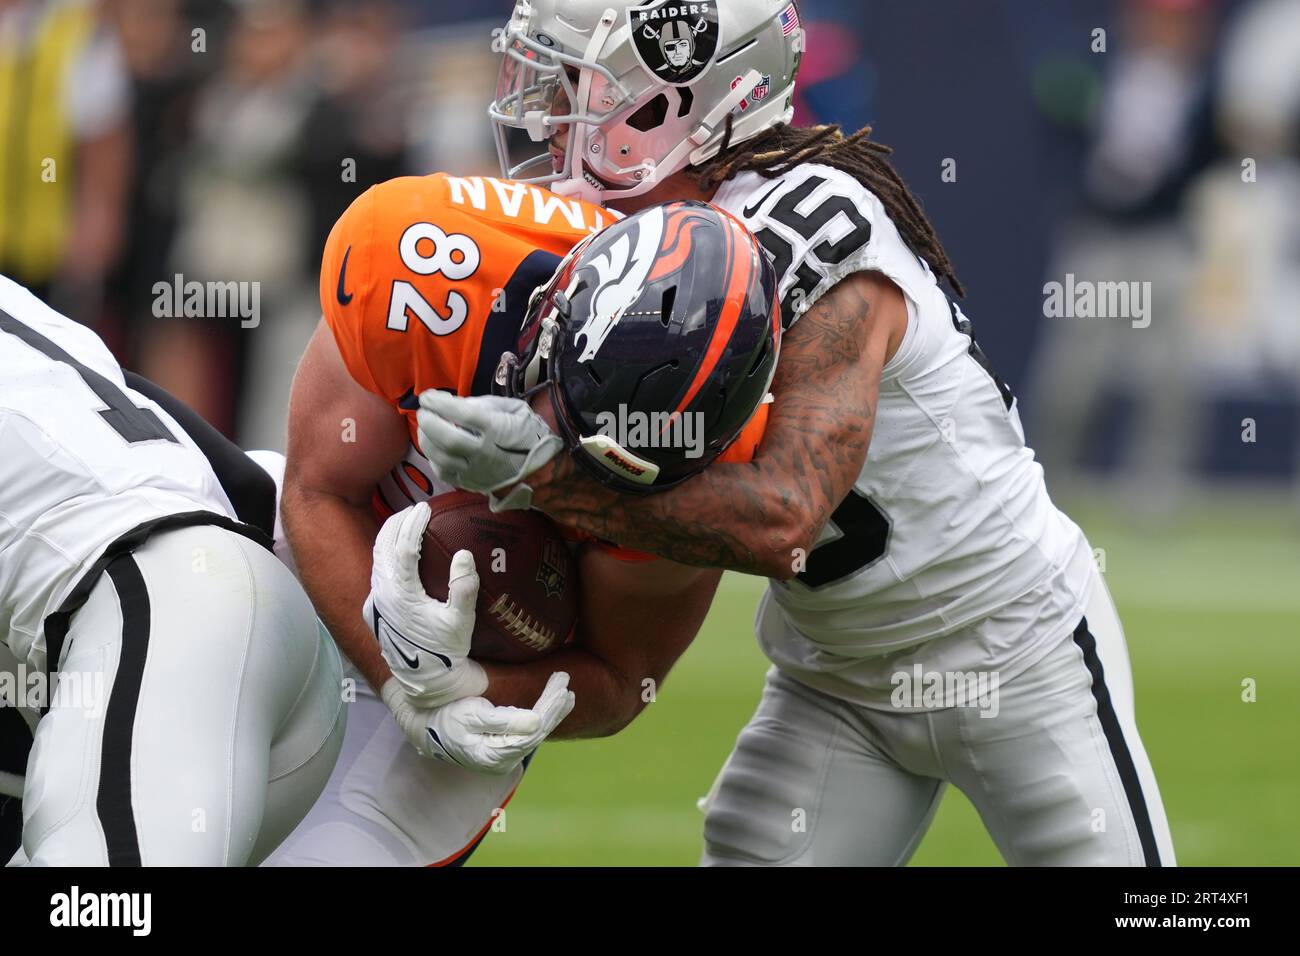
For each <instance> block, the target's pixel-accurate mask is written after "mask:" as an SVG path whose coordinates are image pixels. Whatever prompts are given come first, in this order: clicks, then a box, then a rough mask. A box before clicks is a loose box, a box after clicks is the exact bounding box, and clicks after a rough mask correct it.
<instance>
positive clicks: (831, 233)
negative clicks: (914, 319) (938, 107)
mask: <svg viewBox="0 0 1300 956" xmlns="http://www.w3.org/2000/svg"><path fill="white" fill-rule="evenodd" d="M713 201H714V203H716V204H717V205H719V206H721V207H723V208H724V209H726V210H727V211H728V212H730V213H732V214H734V215H736V216H738V217H739V218H740V219H741V221H742V222H744V224H745V225H746V226H747V227H748V228H749V229H750V230H751V231H752V232H753V233H754V235H755V236H756V237H757V239H758V241H759V242H760V243H761V244H762V246H763V248H764V249H765V250H767V253H768V255H770V256H771V257H772V262H773V264H774V265H775V267H776V271H777V278H778V282H779V283H780V292H781V316H782V323H783V324H784V325H785V327H786V328H789V327H790V326H791V325H792V324H794V322H795V321H796V320H797V319H798V318H799V317H800V316H801V315H803V314H804V313H805V312H807V311H808V310H809V309H810V308H811V307H812V306H813V305H814V304H815V303H816V302H817V300H818V299H819V298H821V297H822V296H823V295H825V294H826V293H827V292H828V291H829V290H830V289H831V288H833V287H834V286H835V284H836V283H838V282H839V281H840V280H841V279H843V278H844V277H845V276H848V275H851V274H852V273H854V272H863V271H879V272H883V273H884V274H886V275H887V276H889V277H890V279H892V280H893V281H894V282H896V283H897V284H898V285H899V286H900V287H902V288H903V289H904V291H906V292H911V291H912V290H913V289H919V288H920V285H919V283H921V282H923V281H924V266H923V265H921V263H920V261H919V260H918V259H917V257H916V256H915V255H914V254H913V253H912V252H911V251H910V250H909V249H908V248H907V246H906V244H905V243H904V242H903V240H902V238H901V237H900V236H899V234H898V230H897V229H896V228H895V226H894V224H893V222H891V221H890V219H889V216H888V215H887V214H886V212H885V210H884V206H883V205H882V204H881V202H880V200H879V199H878V198H877V197H876V195H875V194H874V193H873V192H872V191H871V190H870V189H868V188H867V187H866V186H865V185H864V184H863V183H861V182H859V181H858V180H857V179H855V178H854V177H853V176H851V175H850V174H848V173H846V172H844V171H843V170H839V169H834V168H832V167H830V166H823V165H820V164H818V163H803V164H800V165H799V166H796V167H794V168H793V169H790V170H789V171H787V172H785V173H782V174H781V175H780V176H777V177H775V178H771V179H768V178H765V177H763V176H760V175H758V174H757V173H742V174H740V175H739V176H737V177H736V178H735V179H732V180H729V181H728V182H726V183H724V184H723V185H722V187H721V188H720V189H719V190H718V193H717V195H716V196H715V197H714V200H713Z"/></svg>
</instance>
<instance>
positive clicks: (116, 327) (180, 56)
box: [105, 0, 211, 368]
mask: <svg viewBox="0 0 1300 956" xmlns="http://www.w3.org/2000/svg"><path fill="white" fill-rule="evenodd" d="M105 13H106V15H107V17H108V19H109V20H110V21H111V23H112V24H113V26H114V28H115V29H116V31H117V34H118V38H119V42H120V43H121V46H122V52H123V55H124V57H125V61H126V67H127V72H128V75H129V79H130V84H131V96H132V100H133V102H134V105H135V109H134V117H133V119H134V124H133V139H134V156H135V163H134V164H133V167H132V175H131V182H130V191H129V197H130V198H129V202H128V203H127V207H126V212H125V221H124V228H123V234H124V235H126V236H129V237H130V241H129V242H127V243H125V248H123V250H122V255H121V259H120V261H119V264H118V267H117V268H116V269H114V270H113V272H112V274H111V276H110V278H109V282H108V289H107V295H106V303H105V311H106V313H107V316H106V318H107V323H106V324H107V325H108V326H109V327H110V330H111V332H110V342H111V343H112V344H114V345H115V346H116V351H117V352H118V358H119V360H120V361H121V362H122V363H123V364H124V365H126V366H128V367H130V368H137V367H139V366H140V365H141V352H142V348H143V347H144V344H145V342H144V340H145V339H146V338H147V337H149V336H150V335H151V334H153V332H154V331H155V327H154V324H153V323H152V322H151V321H150V314H151V308H152V302H153V298H154V294H153V291H152V290H153V285H154V283H155V282H157V281H159V279H160V277H161V273H162V271H163V269H164V266H165V265H166V263H167V259H168V254H169V251H170V249H171V246H172V241H173V239H174V237H175V232H176V220H177V214H178V210H177V206H178V203H179V191H180V177H181V173H182V170H183V158H184V154H185V150H186V148H187V144H188V142H189V139H190V137H191V135H192V134H193V130H192V117H193V112H194V100H195V97H196V96H197V93H198V89H199V84H200V83H201V81H202V80H203V79H204V78H205V77H206V75H207V72H208V69H207V64H208V63H209V62H211V60H210V58H209V56H208V55H206V54H204V53H198V52H196V51H195V50H194V49H193V46H192V37H191V32H190V31H191V29H192V26H193V23H194V21H193V19H192V18H190V17H188V16H185V11H184V10H183V3H182V0H106V3H105ZM205 39H206V38H205Z"/></svg>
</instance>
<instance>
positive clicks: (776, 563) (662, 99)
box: [422, 0, 1174, 866]
mask: <svg viewBox="0 0 1300 956" xmlns="http://www.w3.org/2000/svg"><path fill="white" fill-rule="evenodd" d="M680 24H686V25H687V26H688V27H689V30H687V31H683V30H681V29H679V28H678V25H680ZM670 25H672V26H671V29H669V27H670ZM665 37H667V38H669V39H670V40H672V43H671V44H669V45H668V46H665V45H663V44H662V43H661V41H662V40H663V39H664V38H665ZM683 43H685V44H686V45H687V46H689V51H687V52H686V54H685V55H684V56H683V55H681V45H682V44H683ZM495 44H496V49H497V50H498V51H499V52H501V53H502V55H503V66H502V71H501V78H500V83H499V87H498V93H497V98H496V100H495V101H494V102H493V104H492V107H491V109H490V115H491V117H492V119H493V121H494V123H495V125H496V129H497V133H498V142H499V145H500V152H501V157H502V164H503V168H505V170H506V172H507V174H508V175H510V176H512V177H517V178H527V177H528V176H529V175H530V174H533V179H534V181H536V182H540V183H546V184H547V185H548V186H549V187H550V188H551V189H553V190H555V191H557V192H562V193H569V194H572V195H578V196H581V197H583V198H585V199H588V200H594V201H599V202H603V203H606V204H608V205H609V206H611V207H613V208H615V209H618V210H620V211H622V212H631V211H634V210H636V209H639V208H642V207H644V206H645V205H648V204H651V203H655V202H661V201H665V200H669V199H703V200H708V201H712V202H713V203H715V204H717V205H719V206H721V207H722V208H723V209H726V210H727V211H729V212H730V213H732V214H733V215H735V216H737V217H739V218H740V219H741V220H742V221H743V222H744V223H745V224H746V225H747V226H748V227H749V228H750V229H751V230H753V231H754V232H755V234H756V235H757V236H758V238H759V240H760V241H761V242H762V244H763V245H764V246H765V248H766V249H767V251H768V252H769V253H770V254H771V256H772V258H773V261H774V263H775V264H776V267H777V271H778V274H779V276H780V282H781V286H780V289H781V293H782V302H783V311H784V319H783V321H784V323H785V326H786V328H787V334H786V336H785V337H784V340H783V345H782V353H781V359H780V365H779V367H778V370H777V374H776V379H775V381H774V383H773V392H774V394H775V402H774V405H773V407H772V413H771V418H770V421H769V425H768V431H767V433H766V437H765V439H764V442H763V444H762V446H761V448H760V450H759V454H758V456H757V457H756V458H755V459H754V461H753V463H752V464H747V465H728V464H720V465H717V466H715V467H712V468H710V469H708V470H707V471H706V472H704V473H703V474H702V475H701V476H700V477H699V478H697V479H695V480H693V481H691V482H688V483H686V484H684V485H682V486H680V487H677V488H673V489H670V490H667V491H664V492H663V493H661V494H656V495H651V496H648V497H643V498H628V497H626V496H619V495H616V494H613V493H611V492H610V491H608V490H607V489H605V488H602V487H600V486H599V485H598V484H597V483H596V482H593V481H591V480H590V479H589V478H588V477H587V476H586V475H585V474H584V473H583V472H582V470H581V469H579V468H578V467H577V466H576V465H575V461H574V457H573V456H572V455H557V456H555V457H553V458H551V459H550V460H549V461H548V462H546V463H545V464H544V465H542V466H541V467H540V468H537V464H538V460H539V459H538V457H537V456H534V457H533V459H531V460H530V465H531V466H532V467H534V468H537V470H535V471H532V472H531V473H529V474H527V475H526V476H525V481H524V484H525V485H526V486H527V488H528V491H529V492H530V493H531V495H529V494H526V493H520V492H518V491H517V490H516V489H515V488H514V482H515V481H517V480H518V476H519V474H520V464H521V462H522V461H523V460H524V455H525V454H526V453H528V452H530V451H532V449H531V448H522V449H517V450H516V451H515V452H514V453H507V452H504V451H502V450H501V446H502V445H505V447H512V446H510V445H509V443H508V442H503V441H501V439H502V438H503V437H506V436H514V435H517V434H518V429H517V426H514V425H513V423H512V422H510V421H508V419H507V418H506V417H505V416H501V417H499V418H494V417H493V416H492V414H490V410H489V409H486V408H483V407H480V406H481V402H480V400H477V399H455V398H451V397H447V398H445V399H442V400H439V401H438V402H437V403H436V407H435V408H430V409H426V411H425V412H423V413H422V416H423V417H424V421H422V427H423V426H424V425H426V424H427V425H428V427H429V428H430V429H431V430H434V431H444V430H445V428H446V427H447V426H448V425H449V424H450V425H455V426H460V427H463V426H467V425H469V426H471V427H472V428H473V429H474V431H475V433H476V434H477V435H478V436H479V441H478V443H477V448H476V449H475V450H472V451H468V452H467V450H466V449H465V448H464V447H463V446H462V447H458V448H457V452H458V456H457V457H455V458H453V457H452V456H451V455H441V454H439V453H438V452H437V451H436V450H435V451H434V453H433V454H431V456H430V458H431V461H432V464H433V465H434V467H435V469H437V470H438V471H439V474H440V475H441V476H442V477H443V478H444V479H445V480H448V481H450V482H451V483H453V484H456V485H458V486H460V487H464V488H470V489H473V490H479V491H495V492H499V493H501V494H507V493H509V492H512V491H513V492H514V494H513V496H512V498H513V500H515V501H521V500H528V498H529V497H530V496H531V502H532V504H533V506H534V507H537V508H540V509H541V510H543V511H545V512H547V513H548V514H550V515H551V516H552V517H554V518H555V519H556V520H558V521H561V522H563V523H565V524H567V525H571V526H574V527H578V528H580V529H582V530H583V531H586V532H588V533H591V534H594V535H597V536H599V537H601V538H604V539H607V540H611V541H615V542H618V543H619V544H621V545H623V546H626V547H631V548H637V549H640V550H643V551H647V552H651V553H655V554H659V555H662V556H664V557H667V558H670V559H672V560H675V561H678V562H680V563H683V564H698V565H709V566H719V567H726V568H731V569H734V570H739V571H744V572H749V573H757V574H762V575H766V576H767V577H769V578H771V579H772V580H771V584H770V586H769V589H768V591H767V593H766V595H765V597H764V599H763V601H762V603H761V605H760V608H759V611H758V617H757V634H758V640H759V643H760V645H761V646H762V648H763V649H764V651H765V652H766V654H767V655H768V657H769V658H770V659H771V660H772V662H773V667H772V668H771V670H770V671H769V674H768V679H767V687H766V690H765V692H764V695H763V700H762V702H761V704H760V706H759V709H758V711H757V713H756V714H755V715H754V718H753V720H752V721H751V722H750V724H749V725H748V727H746V729H745V730H744V731H743V732H742V734H741V735H740V738H739V740H738V741H737V744H736V748H735V750H734V752H733V754H732V756H731V758H730V759H729V760H728V762H727V764H726V766H725V767H724V768H723V771H722V773H721V775H720V777H719V779H718V781H717V783H716V784H715V787H714V789H713V791H712V792H711V794H710V796H709V798H708V801H707V818H706V825H705V851H704V862H706V863H711V864H741V865H744V864H751V865H752V864H803V865H815V864H830V865H836V864H838V865H846V864H901V863H905V862H906V861H907V860H908V859H909V858H910V856H911V854H912V853H913V851H914V850H915V848H916V846H917V844H918V843H919V841H920V839H921V837H922V836H923V835H924V833H925V831H926V828H927V827H928V825H929V822H930V820H931V818H932V816H933V813H934V811H935V809H936V807H937V806H938V803H939V799H940V797H941V795H942V793H943V791H944V788H945V786H946V785H947V784H948V783H952V784H955V785H956V786H957V787H958V788H960V789H961V790H962V791H963V792H964V793H965V794H966V795H967V796H968V797H969V798H970V800H971V802H972V803H973V804H974V805H975V807H976V808H977V810H978V811H979V813H980V815H981V817H982V819H983V821H984V823H985V825H986V827H987V828H988V830H989V833H990V834H991V836H992V837H993V840H994V841H995V843H996V844H997V846H998V848H999V850H1000V851H1001V853H1002V854H1003V856H1004V857H1005V859H1006V860H1007V861H1008V862H1009V863H1012V864H1042V865H1075V864H1106V865H1149V866H1158V865H1171V864H1172V863H1173V862H1174V857H1173V849H1172V844H1171V840H1170V836H1169V831H1168V825H1167V823H1166V820H1165V815H1164V811H1163V807H1162V805H1161V801H1160V796H1159V792H1158V790H1157V788H1156V783H1155V779H1154V776H1153V774H1152V771H1151V766H1150V763H1149V761H1148V759H1147V756H1146V753H1145V751H1144V748H1143V746H1142V743H1141V741H1140V739H1139V737H1138V734H1137V730H1136V726H1135V723H1134V711H1133V695H1132V687H1131V681H1130V676H1129V664H1128V656H1127V650H1126V647H1125V643H1124V636H1123V632H1122V629H1121V627H1120V622H1119V620H1118V617H1117V615H1116V612H1115V608H1114V605H1113V604H1112V603H1111V600H1110V597H1109V594H1108V592H1107V588H1106V585H1105V583H1104V582H1103V581H1102V579H1101V577H1100V576H1099V574H1098V573H1097V570H1096V568H1095V565H1094V562H1093V560H1092V555H1091V549H1090V546H1089V544H1088V542H1087V540H1086V539H1085V537H1084V535H1083V533H1082V532H1081V531H1080V529H1079V528H1078V527H1077V526H1076V525H1075V524H1074V523H1073V522H1072V521H1070V519H1069V518H1068V517H1067V516H1066V515H1064V514H1062V513H1061V512H1060V511H1059V510H1057V508H1056V507H1055V506H1054V505H1053V504H1052V502H1051V500H1050V498H1049V497H1048V494H1047V489H1046V485H1045V483H1044V477H1043V472H1042V469H1041V467H1040V466H1039V465H1038V464H1037V463H1036V462H1035V460H1034V455H1033V452H1032V451H1031V450H1030V449H1029V448H1027V447H1026V445H1025V440H1024V435H1023V432H1022V430H1021V425H1020V419H1019V414H1018V412H1017V408H1016V404H1015V400H1014V397H1013V396H1012V393H1011V391H1010V390H1009V389H1008V388H1007V387H1006V385H1005V384H1004V383H1003V382H1002V381H1001V380H1000V379H998V378H997V376H996V375H994V374H993V373H992V371H991V368H990V366H989V363H988V362H987V360H986V359H985V357H984V354H983V353H982V352H981V351H980V349H979V347H978V346H977V345H976V344H975V341H974V337H973V332H972V328H971V324H970V322H969V321H967V319H966V317H965V316H964V315H963V313H962V311H961V309H960V308H959V307H958V306H957V304H956V303H955V301H954V300H953V299H952V298H951V297H950V296H949V294H948V293H947V292H946V291H945V289H944V285H945V284H946V285H947V286H948V288H949V289H950V290H951V291H952V292H953V293H955V294H957V295H958V296H960V295H961V293H962V290H961V286H960V284H959V283H958V282H957V279H956V278H955V276H954V275H953V271H952V267H951V265H950V264H949V261H948V259H947V257H946V255H945V254H944V251H943V248H942V245H941V244H940V242H939V240H938V238H937V237H936V235H935V234H934V231H933V229H932V227H931V226H930V224H929V222H928V221H927V220H926V217H925V215H924V214H923V212H922V211H921V208H920V206H919V204H918V203H917V201H916V200H915V199H914V197H913V196H912V195H911V193H910V192H909V191H908V189H907V188H906V186H905V185H904V184H903V182H902V181H901V180H900V179H899V177H898V176H897V174H896V173H895V172H894V170H893V169H892V167H891V166H890V164H889V163H888V161H887V159H886V157H887V154H888V152H889V151H888V150H887V149H886V148H884V147H882V146H880V145H878V144H876V143H874V142H872V141H871V140H870V139H869V138H868V134H869V130H863V131H861V132H859V133H857V134H855V135H853V136H849V137H845V136H844V135H842V134H841V133H840V131H839V129H838V128H837V127H817V128H812V129H799V128H793V127H791V126H789V125H787V124H789V122H790V120H791V118H792V115H793V110H792V106H791V103H792V95H793V89H794V83H795V76H796V73H797V71H798V67H799V62H800V59H801V56H802V54H803V52H804V44H805V34H804V32H803V29H802V27H801V25H800V23H799V15H798V11H797V9H796V7H795V5H794V4H793V3H791V2H790V0H734V2H728V3H713V2H698V3H695V2H686V0H657V2H650V3H640V4H635V5H634V4H630V3H618V4H611V3H608V2H606V0H564V2H562V3H561V2H560V0H522V2H520V3H519V4H518V6H517V7H516V9H515V12H514V15H513V16H512V18H511V20H510V22H509V24H508V25H507V26H506V27H505V29H504V30H502V31H499V32H498V34H497V36H496V40H495ZM670 47H671V49H672V50H673V51H674V52H673V55H672V56H669V55H668V52H667V51H668V49H669V48H670ZM523 134H526V136H525V135H523ZM523 139H531V140H532V141H534V143H535V144H536V155H535V156H534V157H533V158H531V159H526V160H525V161H524V162H522V163H519V164H514V163H513V162H512V159H511V157H512V156H514V155H517V149H518V146H519V142H518V141H519V140H523ZM471 423H472V424H471ZM542 433H544V429H543V430H542Z"/></svg>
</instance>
